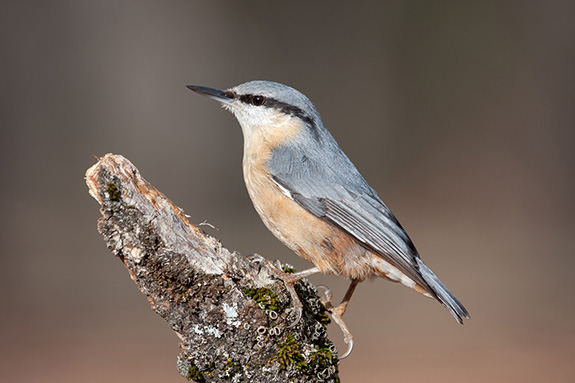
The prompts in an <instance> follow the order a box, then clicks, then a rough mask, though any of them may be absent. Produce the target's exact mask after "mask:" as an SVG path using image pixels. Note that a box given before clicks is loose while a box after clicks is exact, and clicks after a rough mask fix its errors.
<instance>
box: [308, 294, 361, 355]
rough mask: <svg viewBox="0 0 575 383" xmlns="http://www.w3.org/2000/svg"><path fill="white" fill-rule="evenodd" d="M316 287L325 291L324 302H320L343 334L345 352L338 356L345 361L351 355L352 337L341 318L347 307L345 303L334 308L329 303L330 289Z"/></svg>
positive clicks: (330, 297)
mask: <svg viewBox="0 0 575 383" xmlns="http://www.w3.org/2000/svg"><path fill="white" fill-rule="evenodd" d="M317 287H319V288H322V289H324V290H325V293H324V299H325V300H322V303H323V305H324V306H325V309H326V310H327V312H328V313H329V314H330V316H331V319H332V320H333V321H334V322H335V323H337V325H338V326H339V328H340V330H341V332H342V333H343V341H344V342H345V344H347V351H346V352H345V354H343V355H342V356H340V357H339V359H345V358H347V357H348V356H349V354H351V351H352V350H353V335H351V332H349V329H348V328H347V326H346V324H345V322H344V321H343V318H342V316H343V313H344V312H345V309H346V307H347V302H345V303H343V302H342V303H341V304H339V305H337V306H334V305H333V304H332V302H331V300H332V298H333V294H332V292H331V289H330V288H329V287H327V286H325V285H319V286H317Z"/></svg>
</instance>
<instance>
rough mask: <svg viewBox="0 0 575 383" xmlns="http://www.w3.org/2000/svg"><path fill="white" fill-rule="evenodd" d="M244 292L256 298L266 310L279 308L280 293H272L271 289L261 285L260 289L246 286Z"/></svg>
mask: <svg viewBox="0 0 575 383" xmlns="http://www.w3.org/2000/svg"><path fill="white" fill-rule="evenodd" d="M244 294H246V296H248V297H250V298H252V299H253V300H255V301H256V302H257V303H258V305H260V307H263V308H264V310H272V311H276V310H277V309H278V306H279V303H280V301H279V298H278V295H277V294H274V293H272V292H271V291H270V289H266V288H265V287H260V288H259V289H250V288H245V289H244Z"/></svg>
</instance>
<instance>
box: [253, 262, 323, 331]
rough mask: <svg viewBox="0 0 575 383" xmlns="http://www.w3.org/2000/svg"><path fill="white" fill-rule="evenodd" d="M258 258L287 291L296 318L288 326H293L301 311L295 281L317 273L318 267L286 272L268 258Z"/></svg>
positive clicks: (297, 320) (298, 319) (296, 322)
mask: <svg viewBox="0 0 575 383" xmlns="http://www.w3.org/2000/svg"><path fill="white" fill-rule="evenodd" d="M259 260H260V261H263V263H264V264H265V265H266V266H267V268H268V271H269V272H270V273H271V274H272V275H273V276H274V277H276V278H277V279H280V280H281V281H282V282H283V283H284V286H285V287H286V290H287V291H288V292H289V294H290V298H291V301H292V305H293V309H294V310H295V312H296V319H295V321H294V322H293V323H291V324H290V325H289V326H288V328H291V327H294V326H295V325H297V324H298V323H299V321H300V319H301V316H302V311H303V306H302V304H301V301H300V299H299V296H298V295H297V292H296V291H295V283H296V282H297V281H299V280H300V279H303V278H306V277H309V276H310V275H312V274H316V273H319V269H318V268H317V267H312V268H311V269H307V270H303V271H299V272H297V273H286V272H284V271H283V270H280V269H279V268H278V267H277V266H275V265H274V264H273V263H272V262H271V261H270V260H267V259H265V258H263V257H260V258H259Z"/></svg>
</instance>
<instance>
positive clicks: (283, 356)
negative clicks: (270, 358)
mask: <svg viewBox="0 0 575 383" xmlns="http://www.w3.org/2000/svg"><path fill="white" fill-rule="evenodd" d="M277 345H278V348H279V353H278V354H277V355H276V356H275V358H274V360H275V361H276V362H278V363H279V364H280V368H281V369H282V370H287V369H288V367H290V366H294V368H295V369H296V370H297V371H303V370H305V369H306V367H307V363H306V362H304V357H303V355H302V354H300V352H299V345H298V344H297V343H296V341H295V338H294V336H293V334H288V335H287V337H286V340H285V341H284V342H283V343H282V342H278V343H277Z"/></svg>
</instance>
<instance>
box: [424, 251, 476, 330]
mask: <svg viewBox="0 0 575 383" xmlns="http://www.w3.org/2000/svg"><path fill="white" fill-rule="evenodd" d="M416 259H417V263H418V266H419V271H420V272H421V276H422V277H423V279H424V280H425V282H427V284H428V285H429V287H430V288H431V290H432V291H433V293H435V296H436V297H437V299H438V300H439V301H440V302H441V303H442V304H443V305H444V306H445V307H446V308H447V309H448V310H449V312H450V313H451V315H453V317H454V318H455V319H456V320H457V321H458V322H459V323H460V324H463V319H470V318H471V317H470V316H469V313H468V312H467V310H466V309H465V307H463V305H462V304H461V302H459V301H458V300H457V298H455V296H454V295H453V294H451V291H449V289H448V288H447V287H445V285H444V284H443V283H442V282H441V281H440V280H439V278H437V277H436V276H435V274H433V271H431V270H430V269H429V267H427V265H426V264H425V263H423V261H421V259H419V258H416Z"/></svg>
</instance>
